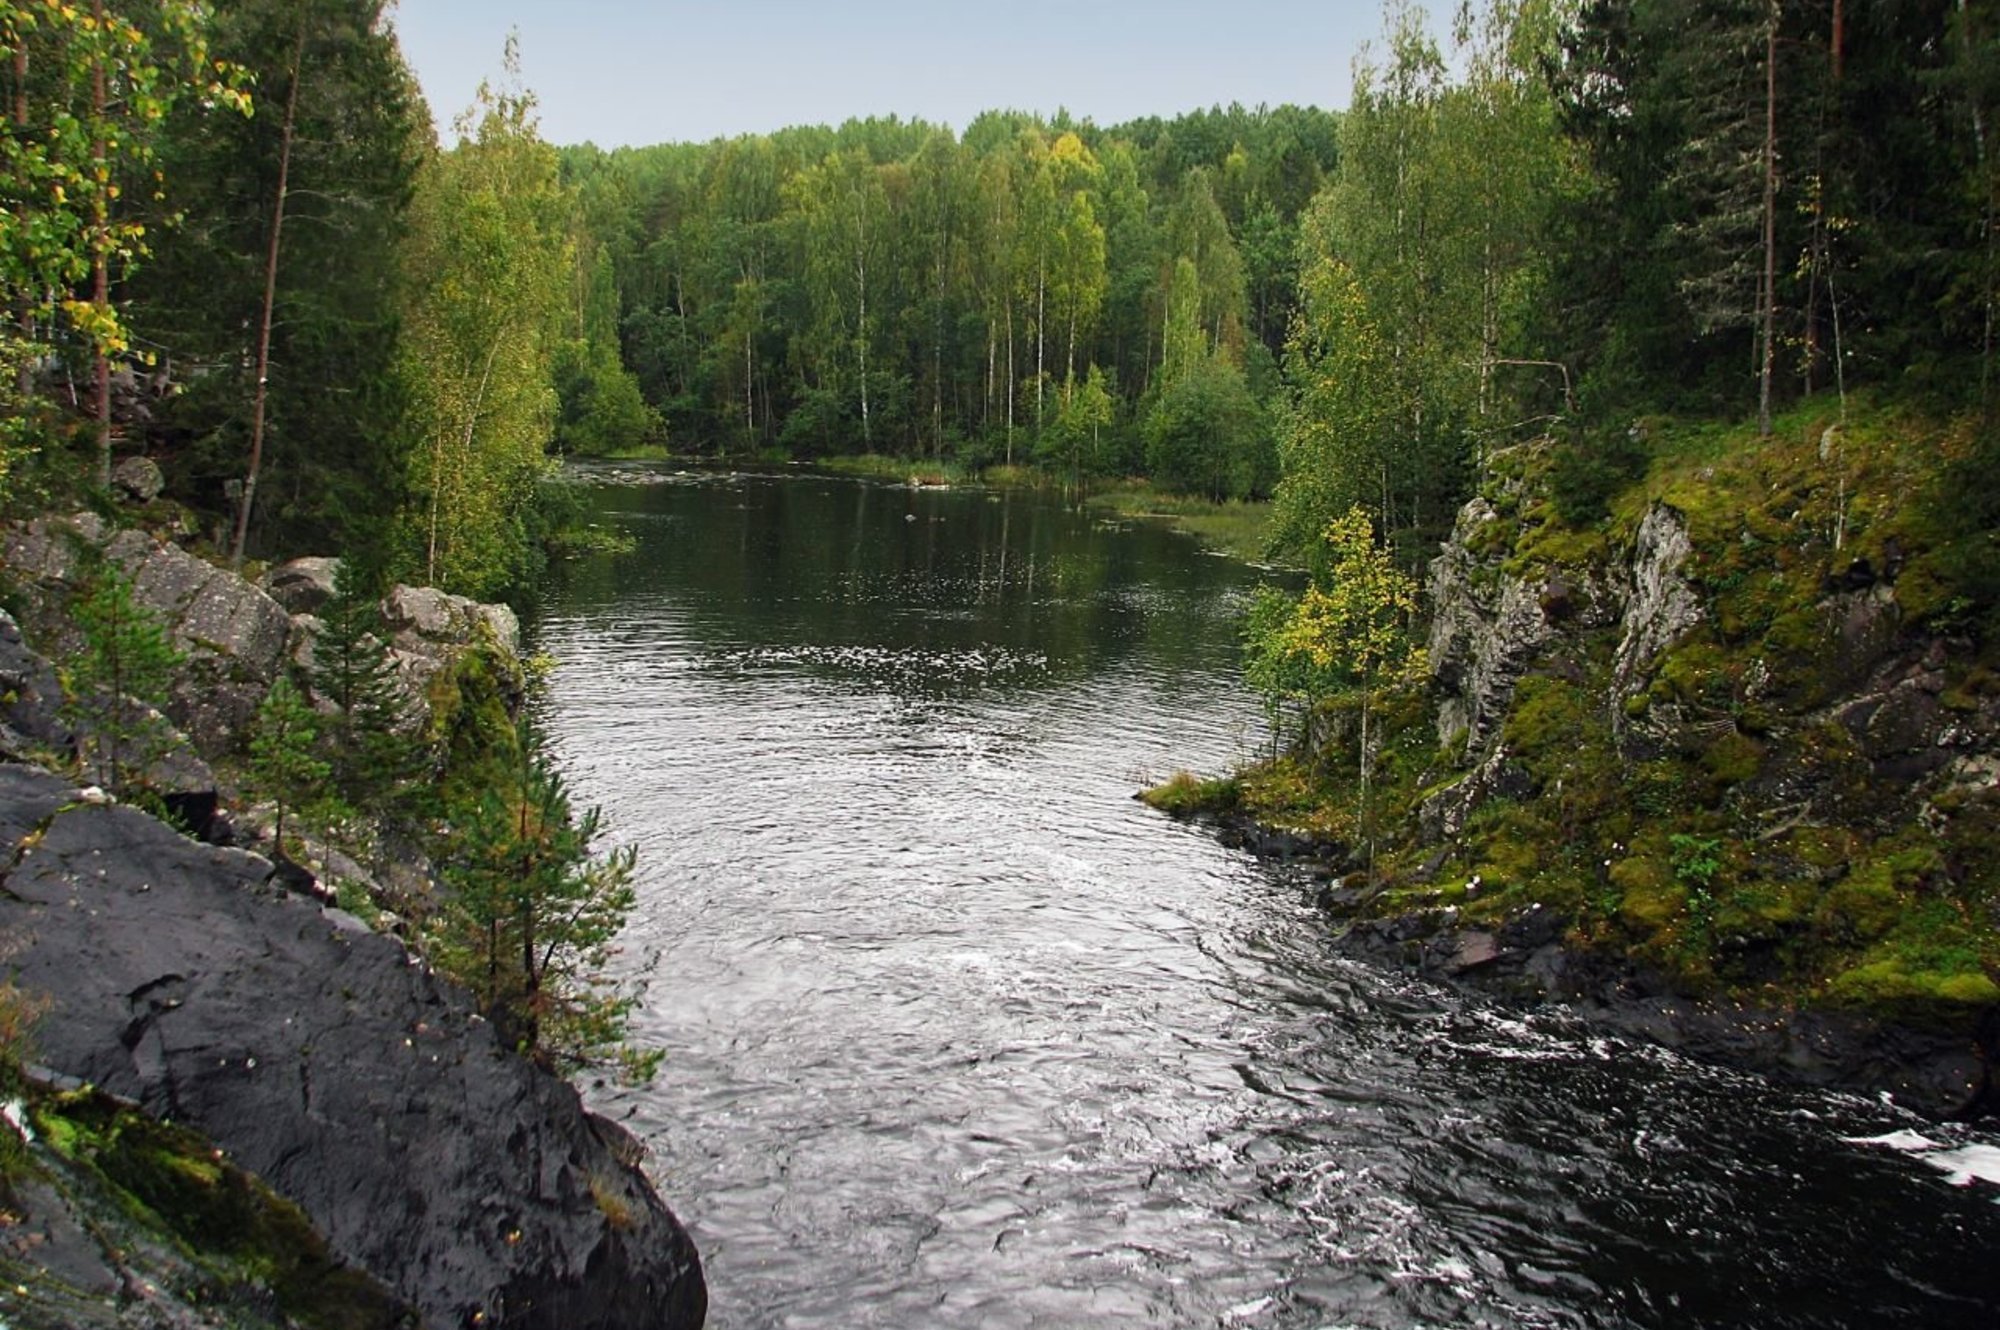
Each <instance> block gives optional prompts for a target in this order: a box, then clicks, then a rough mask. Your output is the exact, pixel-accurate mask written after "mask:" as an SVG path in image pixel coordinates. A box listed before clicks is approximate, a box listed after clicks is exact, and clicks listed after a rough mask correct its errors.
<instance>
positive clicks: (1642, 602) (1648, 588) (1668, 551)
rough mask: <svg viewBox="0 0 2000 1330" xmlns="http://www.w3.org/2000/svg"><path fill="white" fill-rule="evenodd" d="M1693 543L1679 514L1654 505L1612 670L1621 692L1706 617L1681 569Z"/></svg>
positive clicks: (1640, 540)
mask: <svg viewBox="0 0 2000 1330" xmlns="http://www.w3.org/2000/svg"><path fill="white" fill-rule="evenodd" d="M1692 553H1694V544H1693V542H1692V541H1690V540H1689V539H1688V533H1687V525H1686V523H1684V522H1682V521H1681V516H1680V514H1679V513H1677V512H1675V511H1674V510H1673V509H1672V508H1671V507H1669V506H1668V505H1667V504H1664V503H1655V504H1654V505H1653V507H1652V510H1651V511H1649V512H1648V513H1647V514H1646V516H1645V520H1643V521H1641V522H1640V523H1639V534H1638V536H1637V537H1636V538H1635V539H1634V541H1633V546H1632V589H1631V593H1630V595H1629V596H1628V598H1627V600H1626V603H1625V634H1624V636H1623V638H1621V639H1620V641H1619V643H1618V654H1617V656H1616V657H1615V662H1616V663H1615V664H1614V666H1613V669H1612V677H1613V679H1614V680H1615V681H1616V684H1617V687H1618V690H1619V692H1621V693H1622V692H1623V691H1625V690H1626V688H1627V687H1628V686H1629V685H1630V684H1631V683H1632V682H1633V680H1635V679H1636V678H1638V677H1639V675H1640V674H1641V673H1642V672H1643V671H1645V670H1646V669H1648V668H1649V667H1650V666H1651V665H1652V662H1653V660H1654V659H1655V658H1656V657H1657V656H1658V655H1659V654H1660V653H1661V652H1662V651H1664V650H1666V649H1667V648H1668V647H1669V646H1672V645H1673V644H1674V643H1675V642H1677V641H1679V640H1680V639H1681V638H1682V637H1684V636H1686V635H1687V633H1688V631H1689V630H1690V629H1692V628H1693V627H1694V626H1695V625H1696V624H1698V623H1700V622H1701V620H1702V617H1703V612H1702V602H1701V596H1700V594H1699V593H1698V592H1696V590H1695V589H1694V587H1693V586H1692V585H1690V584H1689V582H1688V580H1687V578H1685V577H1684V576H1682V575H1681V569H1682V568H1683V567H1684V566H1685V565H1686V564H1687V560H1688V556H1689V555H1690V554H1692Z"/></svg>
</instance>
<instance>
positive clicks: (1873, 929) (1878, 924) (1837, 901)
mask: <svg viewBox="0 0 2000 1330" xmlns="http://www.w3.org/2000/svg"><path fill="white" fill-rule="evenodd" d="M1906 904H1907V902H1906V900H1905V898H1904V897H1903V895H1902V893H1901V892H1898V891H1897V890H1896V888H1895V887H1894V886H1893V885H1892V884H1891V883H1890V882H1889V881H1888V880H1887V879H1886V878H1885V877H1883V876H1882V875H1879V874H1873V873H1859V874H1855V873H1850V874H1849V875H1848V876H1847V877H1845V878H1843V879H1841V880H1840V881H1839V882H1837V883H1835V884H1834V885H1833V886H1832V887H1831V888H1829V889H1828V891H1827V893H1826V895H1825V896H1823V897H1822V898H1821V900H1820V905H1819V909H1818V910H1817V911H1816V912H1815V916H1814V922H1815V924H1816V925H1817V927H1818V928H1819V930H1820V931H1821V932H1822V933H1824V934H1826V935H1827V936H1829V937H1831V938H1834V939H1836V940H1838V941H1842V942H1875V941H1878V940H1880V939H1881V938H1884V937H1886V936H1888V934H1889V930H1891V929H1892V928H1894V927H1895V926H1896V921H1897V919H1898V918H1899V917H1900V916H1901V915H1902V913H1903V911H1904V908H1905V906H1906Z"/></svg>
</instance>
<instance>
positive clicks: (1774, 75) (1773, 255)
mask: <svg viewBox="0 0 2000 1330" xmlns="http://www.w3.org/2000/svg"><path fill="white" fill-rule="evenodd" d="M1762 314H1763V321H1764V331H1763V338H1762V341H1763V348H1762V352H1761V354H1760V355H1759V357H1758V360H1759V364H1758V366H1757V433H1758V435H1759V436H1761V437H1763V438H1769V437H1770V436H1771V368H1772V362H1773V358H1774V356H1775V355H1776V352H1777V335H1776V334H1777V325H1778V0H1771V7H1770V12H1769V15H1768V17H1767V18H1766V19H1765V25H1764V281H1763V310H1762Z"/></svg>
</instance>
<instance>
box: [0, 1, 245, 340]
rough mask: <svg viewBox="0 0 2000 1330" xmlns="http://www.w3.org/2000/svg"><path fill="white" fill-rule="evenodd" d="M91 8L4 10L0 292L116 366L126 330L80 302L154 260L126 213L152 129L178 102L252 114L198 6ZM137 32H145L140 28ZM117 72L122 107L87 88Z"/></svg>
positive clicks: (144, 235)
mask: <svg viewBox="0 0 2000 1330" xmlns="http://www.w3.org/2000/svg"><path fill="white" fill-rule="evenodd" d="M103 20H104V21H102V22H99V21H98V17H97V15H96V13H95V12H94V11H93V10H92V8H91V7H90V6H89V5H81V4H46V3H35V2H34V0H0V45H4V46H5V47H6V48H7V49H8V50H9V51H10V52H12V53H14V55H15V61H16V65H15V69H16V75H17V77H19V76H22V75H25V77H26V79H27V80H28V83H27V84H26V85H25V86H20V87H17V88H15V89H14V92H15V95H16V96H17V97H18V99H19V100H18V102H17V103H16V104H17V106H18V107H19V108H20V110H19V113H18V117H17V116H16V115H8V116H6V117H0V212H4V213H5V215H6V217H7V225H5V226H0V291H4V293H5V299H6V303H7V305H8V307H9V309H10V311H12V312H13V313H15V314H16V315H18V316H20V317H22V318H24V319H26V320H28V321H29V323H30V326H36V325H42V326H45V327H55V326H60V327H62V328H65V329H68V330H70V331H72V332H73V333H75V334H77V335H79V336H80V337H82V338H83V340H84V341H85V342H86V343H87V344H88V345H89V346H90V347H91V349H92V350H93V351H95V352H97V353H99V354H103V355H116V354H119V353H122V352H124V351H126V350H127V349H128V348H129V346H130V337H129V332H128V329H127V328H126V326H125V321H124V319H123V318H122V317H121V316H120V313H119V311H118V308H117V307H116V306H115V305H114V304H112V303H111V302H110V301H109V300H108V299H96V298H90V299H84V298H78V297H77V296H76V295H75V294H74V292H75V291H76V289H77V288H78V287H79V286H81V285H82V284H83V283H84V282H85V281H86V280H87V279H89V278H90V277H91V276H92V274H93V271H95V270H104V269H109V270H114V272H113V274H112V275H117V274H122V273H123V272H124V271H129V270H130V269H131V268H132V267H134V266H135V265H137V264H138V263H140V262H142V261H143V260H144V259H145V258H146V257H147V255H148V253H149V245H150V241H149V239H148V232H149V227H148V224H147V221H146V220H145V215H144V214H143V213H136V214H135V213H133V212H132V211H130V210H129V209H128V208H126V207H124V206H121V200H122V199H124V196H125V193H126V191H127V189H128V187H135V186H136V188H138V189H139V190H141V191H146V190H150V189H152V188H153V186H154V181H153V179H152V177H151V176H150V174H149V173H150V171H151V168H152V166H153V163H154V160H155V158H156V156H157V155H158V148H159V143H158V126H159V124H160V122H161V121H162V120H163V119H164V118H165V117H166V115H167V113H168V111H169V110H170V109H172V107H173V106H174V104H175V102H176V101H178V100H181V99H188V100H191V101H194V102H196V103H199V104H202V105H204V106H229V107H233V108H235V109H237V110H239V111H242V112H245V113H247V112H248V111H249V109H250V99H249V97H248V96H247V95H246V94H245V93H244V92H243V91H242V90H241V88H240V86H239V79H238V76H237V71H235V70H233V69H231V68H229V67H228V66H226V65H217V64H216V63H214V62H213V61H212V60H211V58H210V56H209V52H208V25H209V14H208V10H207V8H206V6H204V5H202V4H200V3H196V0H164V2H163V3H155V4H152V5H150V6H135V5H130V4H115V5H112V6H109V7H107V8H106V9H105V11H104V15H103ZM142 25H143V26H142ZM114 71H115V82H116V93H117V95H116V97H115V98H112V97H108V96H106V95H105V93H104V92H103V91H100V90H97V89H94V87H93V85H94V84H97V85H98V86H99V87H100V88H101V84H99V80H100V79H101V78H103V76H105V75H106V74H107V73H112V72H114Z"/></svg>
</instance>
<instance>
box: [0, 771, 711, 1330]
mask: <svg viewBox="0 0 2000 1330" xmlns="http://www.w3.org/2000/svg"><path fill="white" fill-rule="evenodd" d="M31 832H38V833H39V835H38V836H37V837H36V838H35V839H34V840H33V841H32V842H28V843H24V842H25V841H26V838H27V837H28V836H29V834H30V833H31ZM0 834H4V836H5V838H6V839H5V842H4V843H5V845H7V846H9V847H11V848H12V854H11V859H12V862H11V866H10V867H9V868H8V870H7V872H6V876H5V888H6V890H5V892H4V893H0V931H4V932H5V933H6V934H7V935H8V936H10V937H13V938H16V939H19V940H20V945H19V946H18V947H17V949H16V951H15V952H14V954H13V955H12V956H11V957H10V958H9V959H10V965H11V967H12V969H13V971H14V974H15V979H16V982H17V983H19V984H20V985H21V986H22V987H23V988H25V989H28V990H30V991H34V992H40V993H43V994H46V995H47V996H48V997H49V999H50V1001H51V1004H52V1006H51V1011H50V1014H49V1017H48V1018H47V1019H46V1020H45V1021H44V1022H43V1024H42V1027H41V1030H40V1032H39V1034H38V1044H39V1047H40V1053H41V1056H42V1059H43V1060H44V1061H45V1062H47V1063H48V1064H49V1065H50V1066H51V1067H53V1068H55V1069H56V1070H58V1071H60V1072H62V1073H65V1074H67V1075H70V1076H75V1077H78V1078H81V1079H84V1080H87V1081H89V1082H91V1083H92V1084H95V1085H98V1086H101V1087H103V1088H104V1089H106V1090H107V1091H110V1092H112V1093H115V1094H118V1095H121V1096H124V1097H126V1098H129V1099H131V1100H133V1101H135V1102H137V1103H139V1104H140V1105H142V1106H143V1107H144V1108H145V1109H146V1111H147V1112H148V1113H150V1114H153V1115H156V1116H159V1117H164V1118H172V1119H173V1120H175V1121H177V1122H180V1123H183V1124H186V1125H188V1126H190V1127H192V1128H194V1129H195V1130H198V1131H200V1132H201V1133H202V1134H204V1135H206V1136H208V1137H209V1138H211V1139H213V1140H214V1141H215V1142H216V1143H217V1144H218V1145H220V1146H221V1147H222V1148H223V1149H225V1150H227V1151H228V1152H229V1154H230V1156H231V1158H232V1159H233V1160H234V1161H235V1162H237V1163H239V1164H241V1165H243V1166H244V1167H246V1168H248V1169H250V1170H252V1171H253V1172H255V1173H257V1174H258V1175H260V1176H261V1177H263V1178H264V1179H265V1180H266V1181H268V1182H269V1183H270V1184H271V1185H272V1186H273V1187H274V1188H276V1189H277V1190H278V1191H279V1192H280V1193H281V1194H283V1195H285V1196H287V1197H289V1198H290V1199H291V1200H293V1201H295V1202H296V1203H297V1204H298V1205H299V1206H300V1207H301V1208H302V1209H303V1210H304V1211H305V1213H306V1214H307V1215H308V1216H309V1217H310V1218H311V1219H312V1221H313V1222H314V1223H315V1224H316V1225H317V1226H318V1227H319V1228H320V1229H321V1231H322V1232H324V1234H325V1235H326V1238H327V1240H328V1242H329V1244H330V1246H331V1248H332V1249H333V1250H334V1251H335V1252H336V1253H337V1254H338V1255H340V1256H341V1257H343V1258H344V1259H346V1260H349V1261H352V1262H354V1263H355V1264H357V1265H359V1266H361V1267H362V1268H364V1269H366V1270H368V1271H370V1272H371V1273H373V1274H374V1275H376V1276H377V1277H378V1278H380V1279H381V1280H383V1282H385V1283H386V1284H388V1285H389V1286H390V1287H391V1288H393V1289H395V1290H396V1291H397V1292H398V1293H399V1294H400V1295H401V1296H402V1297H405V1298H407V1299H409V1300H410V1301H411V1302H412V1303H414V1304H416V1305H417V1306H418V1307H419V1308H421V1309H422V1311H423V1313H424V1316H425V1318H426V1321H427V1323H428V1324H432V1325H436V1326H460V1325H467V1324H472V1323H474V1322H475V1319H476V1318H483V1319H484V1320H485V1321H486V1322H487V1323H492V1324H504V1325H508V1326H519V1327H524V1328H525V1327H549V1328H550V1330H554V1328H555V1327H565V1328H568V1327H578V1328H585V1330H588V1328H590V1327H603V1328H604V1330H611V1328H612V1327H617V1328H619V1330H625V1328H626V1327H681V1326H689V1327H692V1326H697V1325H699V1324H700V1323H701V1320H702V1317H703V1313H704V1308H705V1302H706V1295H705V1292H704V1289H703V1285H702V1281H701V1275H700V1269H699V1264H698V1262H697V1259H696V1257H695V1253H694V1249H693V1247H692V1245H691V1243H690V1242H689V1240H688V1238H687V1235H686V1233H685V1232H684V1231H683V1230H682V1229H681V1227H680V1225H679V1224H678V1222H677V1221H676V1220H675V1219H674V1218H673V1216H672V1215H671V1214H670V1213H669V1212H668V1211H667V1209H666V1208H665V1207H664V1206H663V1205H662V1204H661V1203H660V1201H659V1200H658V1198H657V1197H656V1196H655V1195H654V1194H653V1192H652V1189H651V1188H650V1186H649V1185H648V1184H647V1183H646V1181H645V1179H644V1177H643V1176H642V1175H641V1174H639V1173H638V1172H636V1171H635V1170H634V1169H633V1168H631V1167H630V1166H629V1165H628V1164H627V1163H626V1162H624V1161H623V1159H622V1158H621V1156H624V1155H629V1153H630V1145H629V1141H627V1140H626V1139H624V1138H623V1137H622V1134H621V1133H615V1132H612V1131H609V1130H607V1129H606V1128H605V1127H604V1125H603V1124H601V1123H599V1122H598V1121H597V1120H596V1119H594V1118H592V1117H591V1116H590V1115H589V1114H588V1113H586V1112H585V1111H584V1109H583V1107H582V1105H581V1103H580V1102H579V1100H578V1098H577V1095H576V1092H575V1091H574V1090H573V1089H572V1088H571V1087H570V1086H568V1085H567V1084H565V1083H564V1082H562V1081H560V1080H558V1079H557V1078H555V1077H553V1076H550V1075H548V1074H546V1073H544V1072H542V1071H540V1070H539V1069H537V1068H536V1067H534V1066H533V1065H532V1064H530V1063H528V1062H526V1061H524V1060H523V1059H521V1058H519V1057H518V1056H516V1055H514V1054H513V1053H511V1052H510V1051H508V1050H507V1049H506V1048H504V1047H502V1045H501V1042H500V1041H499V1040H498V1039H497V1038H496V1037H495V1034H494V1032H493V1030H492V1028H491V1027H490V1026H489V1025H488V1024H487V1023H485V1022H484V1021H482V1020H480V1019H479V1018H478V1016H477V1015H476V1014H475V1012H474V1011H473V1009H472V1006H471V1004H470V1003H469V1001H468V1000H467V999H466V998H465V996H464V995H463V994H462V993H460V992H458V991H457V990H456V989H454V988H453V987H452V986H450V985H448V984H446V983H444V982H442V981H440V980H438V979H437V978H435V977H434V976H432V975H430V974H429V973H427V972H426V971H425V970H424V968H423V967H421V966H420V965H417V964H415V963H414V962H413V961H412V958H411V957H410V956H409V955H408V953H406V952H405V951H404V950H403V948H402V947H401V946H400V945H398V944H397V943H396V942H395V941H394V940H392V939H390V938H386V937H382V936H380V935H378V934H374V933H370V932H368V931H366V930H365V929H360V928H358V927H357V926H356V925H355V924H354V923H353V921H352V920H350V919H348V918H346V917H345V916H343V915H341V914H340V913H339V912H337V911H329V910H327V909H325V908H323V907H321V906H319V905H318V904H316V903H315V902H313V901H311V900H309V899H306V898H302V897H299V896H296V895H293V894H291V893H288V892H286V891H285V890H283V888H282V887H280V886H278V885H276V884H275V883H274V882H273V881H272V877H273V869H272V865H271V864H270V863H269V862H268V861H267V860H264V859H262V858H259V857H257V856H254V855H250V854H247V853H244V852H242V851H239V850H226V849H218V848H214V847H210V846H203V845H197V844H195V843H193V842H191V841H189V840H187V839H186V838H184V837H182V836H179V835H177V834H176V833H174V832H173V831H172V830H170V829H169V828H167V827H166V826H165V825H164V824H162V823H159V822H157V821H155V820H153V819H152V818H149V817H147V816H145V815H144V814H141V813H139V812H137V811H135V810H132V809H129V808H122V807H116V806H106V805H98V804H90V803H81V802H79V800H78V796H77V793H76V791H74V790H73V789H72V788H70V787H69V786H68V785H66V784H65V783H64V782H62V781H59V780H57V779H55V778H54V777H51V776H49V775H47V774H45V773H43V772H40V771H34V770H30V769H27V768H24V767H19V766H4V767H0Z"/></svg>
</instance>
